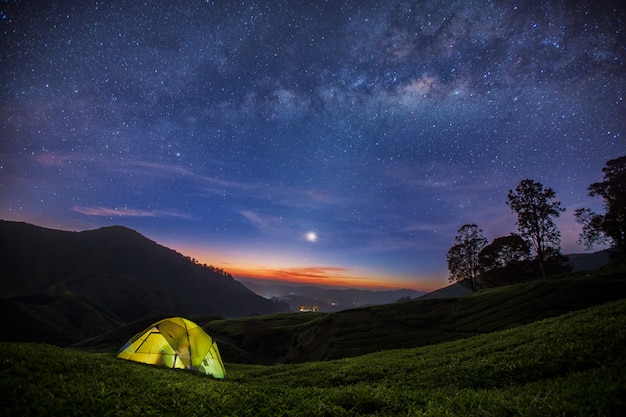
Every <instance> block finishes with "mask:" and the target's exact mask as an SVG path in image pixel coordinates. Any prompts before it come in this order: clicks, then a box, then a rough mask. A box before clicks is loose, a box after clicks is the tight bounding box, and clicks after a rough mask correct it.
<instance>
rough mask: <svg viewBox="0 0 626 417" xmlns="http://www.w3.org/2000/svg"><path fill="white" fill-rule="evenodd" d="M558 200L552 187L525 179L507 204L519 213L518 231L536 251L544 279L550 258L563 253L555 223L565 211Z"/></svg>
mask: <svg viewBox="0 0 626 417" xmlns="http://www.w3.org/2000/svg"><path fill="white" fill-rule="evenodd" d="M555 197H556V193H555V192H554V190H552V189H551V188H546V189H544V188H543V184H541V183H540V182H536V181H533V180H531V179H525V180H522V181H521V182H520V183H519V185H518V186H517V187H515V191H513V190H509V194H508V199H507V202H506V204H507V205H508V206H509V207H511V209H512V210H513V211H514V212H515V213H517V230H518V231H519V233H520V236H522V238H523V239H524V240H525V241H526V242H527V243H528V244H529V245H530V247H531V248H532V250H534V252H535V254H536V258H535V259H536V260H537V261H538V262H539V268H540V269H541V275H542V277H543V278H544V279H545V278H546V271H545V263H546V260H547V258H549V257H551V256H555V255H558V254H559V253H560V251H561V233H560V232H559V229H558V228H557V227H556V224H555V222H554V221H555V219H556V218H558V217H559V215H560V214H561V212H563V211H565V209H564V208H561V202H560V201H554V198H555Z"/></svg>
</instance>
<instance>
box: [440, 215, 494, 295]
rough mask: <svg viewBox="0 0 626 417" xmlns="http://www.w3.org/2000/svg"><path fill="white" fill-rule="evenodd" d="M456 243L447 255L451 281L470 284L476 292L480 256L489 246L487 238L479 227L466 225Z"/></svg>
mask: <svg viewBox="0 0 626 417" xmlns="http://www.w3.org/2000/svg"><path fill="white" fill-rule="evenodd" d="M454 242H455V243H456V244H455V245H454V246H452V247H451V248H450V250H448V253H447V254H446V260H447V261H448V270H449V271H450V278H449V280H450V282H459V283H463V284H469V286H470V288H471V289H472V291H476V278H478V274H479V273H480V270H479V262H478V254H479V253H480V251H481V250H482V249H483V248H484V247H485V245H487V238H486V237H485V236H483V231H482V229H480V228H479V227H478V226H477V225H475V224H466V225H463V226H461V228H460V229H459V230H458V231H457V234H456V237H455V238H454Z"/></svg>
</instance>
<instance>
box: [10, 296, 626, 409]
mask: <svg viewBox="0 0 626 417" xmlns="http://www.w3.org/2000/svg"><path fill="white" fill-rule="evenodd" d="M624 346H626V300H621V301H616V302H612V303H609V304H605V305H602V306H598V307H592V308H589V309H586V310H582V311H578V312H574V313H569V314H566V315H564V316H559V317H556V318H552V319H547V320H544V321H540V322H537V323H533V324H529V325H525V326H521V327H516V328H513V329H508V330H503V331H498V332H494V333H490V334H486V335H481V336H476V337H472V338H468V339H464V340H458V341H454V342H448V343H442V344H438V345H432V346H428V347H421V348H414V349H401V350H392V351H385V352H378V353H373V354H369V355H364V356H359V357H355V358H349V359H342V360H336V361H330V362H310V363H305V364H295V365H277V366H260V365H242V364H228V363H227V364H226V367H227V372H228V380H226V381H217V380H213V379H211V378H209V377H204V376H200V375H197V374H191V373H187V372H184V371H176V370H169V369H160V368H155V367H152V366H148V365H142V364H137V363H134V362H127V361H122V360H119V359H116V358H115V357H114V355H112V354H105V353H85V352H79V351H74V350H69V349H60V348H56V347H52V346H48V345H35V344H8V343H2V344H0V347H1V348H2V352H3V356H2V366H1V367H0V378H1V379H0V381H1V382H0V390H1V392H2V399H1V400H0V414H2V415H4V416H34V415H63V416H88V415H102V416H118V415H158V416H162V415H176V416H180V415H185V416H206V415H219V416H229V415H230V416H301V415H302V416H342V415H346V416H347V415H380V416H383V415H385V416H386V415H398V416H450V415H459V416H469V415H472V416H613V415H614V416H618V415H626V404H625V402H624V400H623V398H626V371H625V369H626V368H625V367H626V354H625V352H624Z"/></svg>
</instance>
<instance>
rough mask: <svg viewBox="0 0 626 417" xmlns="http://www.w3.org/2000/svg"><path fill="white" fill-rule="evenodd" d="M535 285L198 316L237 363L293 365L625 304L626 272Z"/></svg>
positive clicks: (105, 345)
mask: <svg viewBox="0 0 626 417" xmlns="http://www.w3.org/2000/svg"><path fill="white" fill-rule="evenodd" d="M586 275H587V274H583V275H575V274H573V275H568V277H567V278H561V279H554V280H547V281H534V282H529V283H524V284H519V285H512V286H508V287H500V288H493V289H489V290H483V291H480V292H478V293H476V294H473V295H469V296H463V297H448V298H438V299H424V300H422V299H416V300H411V301H405V302H399V303H392V304H387V305H380V306H372V307H366V308H358V309H352V310H344V311H341V312H338V313H281V314H273V315H265V316H258V317H250V318H238V319H227V320H216V319H215V318H214V317H196V318H194V321H196V322H197V323H199V324H200V325H202V326H203V327H204V328H205V330H206V331H207V332H208V333H209V334H210V335H211V336H213V337H214V338H215V339H216V340H217V341H218V342H219V344H220V351H221V353H222V357H223V358H224V360H225V361H227V362H238V363H259V364H275V363H297V362H309V361H319V360H330V359H338V358H345V357H353V356H359V355H363V354H367V353H371V352H376V351H382V350H390V349H399V348H409V347H418V346H426V345H430V344H436V343H441V342H445V341H450V340H456V339H462V338H467V337H471V336H475V335H479V334H483V333H489V332H493V331H497V330H501V329H506V328H512V327H516V326H520V325H524V324H527V323H531V322H533V321H537V320H542V319H545V318H549V317H554V316H557V315H559V314H563V313H567V312H570V311H575V310H580V309H584V308H587V307H590V306H593V305H598V304H602V303H605V302H608V301H612V300H617V299H621V298H625V297H626V274H625V273H624V271H621V270H618V271H612V270H606V271H605V272H602V273H597V274H594V275H593V276H586ZM148 324H149V323H141V325H128V326H124V327H123V328H120V329H117V330H116V331H115V332H112V333H110V334H103V335H101V336H100V337H97V338H93V339H89V340H85V341H83V342H82V343H80V344H78V345H75V346H76V347H78V348H81V349H85V350H92V351H101V352H115V351H116V350H117V349H119V347H120V346H121V345H122V344H123V342H124V337H120V335H121V334H123V335H124V336H126V339H128V338H130V337H131V336H132V335H133V334H134V333H136V332H138V331H139V330H142V329H143V328H145V327H146V326H147V325H148Z"/></svg>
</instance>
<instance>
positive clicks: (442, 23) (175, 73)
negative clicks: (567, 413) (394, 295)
mask: <svg viewBox="0 0 626 417" xmlns="http://www.w3.org/2000/svg"><path fill="white" fill-rule="evenodd" d="M301 3H304V2H270V1H221V2H220V1H185V2H161V1H148V2H137V1H132V2H129V1H49V2H45V4H44V2H38V1H5V2H3V3H2V5H1V6H0V9H1V15H0V18H1V20H0V29H1V30H0V33H1V42H2V44H1V48H0V82H1V86H2V88H1V89H0V97H1V107H0V109H1V115H2V119H1V120H2V124H1V127H0V140H1V143H0V158H1V160H0V175H1V176H0V217H1V218H3V219H7V220H19V221H28V222H31V223H35V224H39V225H43V226H47V227H55V228H61V229H67V230H84V229H91V228H96V227H102V226H107V225H113V224H122V225H125V226H128V227H131V228H134V229H136V230H138V231H140V232H141V233H143V234H145V235H146V236H148V237H150V238H151V239H153V240H156V241H157V242H159V243H162V244H164V245H167V246H170V247H174V248H175V249H177V250H179V251H181V252H183V253H185V254H187V255H190V256H193V257H196V258H198V259H200V260H201V261H203V262H207V263H210V264H213V265H216V266H218V267H222V268H224V269H226V270H227V271H233V272H235V273H236V275H237V274H238V275H242V276H243V275H247V276H265V277H273V276H275V277H279V276H280V277H287V278H291V279H301V280H314V281H315V282H318V283H322V282H328V283H331V282H336V283H339V282H341V283H343V284H345V285H351V286H372V285H389V286H410V287H413V288H418V289H419V288H434V287H439V286H443V285H445V284H446V281H447V270H446V264H445V253H446V252H447V250H448V249H449V247H450V246H451V245H452V244H453V238H454V235H455V233H456V230H457V229H458V228H459V227H460V226H461V225H463V224H465V223H477V224H478V225H479V226H480V227H481V228H482V229H483V230H484V232H485V235H486V236H487V237H488V238H489V239H493V238H495V237H498V236H502V235H506V234H508V233H510V232H513V231H515V217H514V216H513V214H512V213H511V212H510V209H509V208H508V207H507V206H506V204H505V200H506V194H507V192H508V190H509V189H511V188H514V187H515V186H516V185H517V184H518V183H519V181H520V180H522V179H524V178H532V179H534V180H536V181H540V182H542V183H543V184H544V185H545V186H546V187H551V188H553V189H554V190H555V191H556V193H557V199H559V200H560V201H561V202H562V206H563V207H565V208H567V211H566V212H565V213H563V215H562V217H561V218H560V219H559V227H560V230H561V233H562V238H563V241H562V244H563V250H564V252H581V251H583V248H582V247H580V246H578V245H577V244H576V240H577V238H578V233H579V232H580V227H579V225H577V224H576V223H575V222H574V220H573V212H574V210H575V209H576V208H579V207H592V208H594V209H597V210H600V211H601V209H602V208H601V201H599V200H597V199H594V198H592V197H589V196H588V195H587V190H586V189H587V186H588V185H589V184H590V183H592V182H595V181H598V180H599V179H600V178H601V175H602V172H601V169H602V167H603V166H604V164H605V162H606V161H607V160H609V159H612V158H614V157H617V156H620V155H623V154H626V143H625V142H624V129H625V122H624V120H626V107H625V102H624V94H625V89H626V71H625V67H624V57H625V55H626V54H625V52H626V46H625V45H626V36H625V33H626V32H625V27H624V24H625V14H624V8H623V7H622V6H621V2H618V1H552V2H523V1H433V0H430V1H414V2H408V1H399V2H393V1H390V2H367V1H365V2H363V1H356V0H355V1H343V2H342V1H325V2H324V1H315V2H310V4H301Z"/></svg>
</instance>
